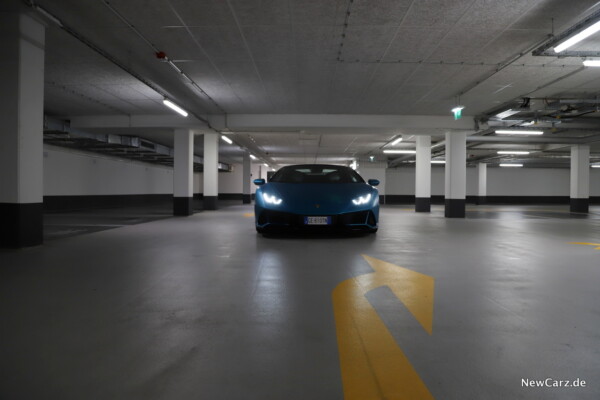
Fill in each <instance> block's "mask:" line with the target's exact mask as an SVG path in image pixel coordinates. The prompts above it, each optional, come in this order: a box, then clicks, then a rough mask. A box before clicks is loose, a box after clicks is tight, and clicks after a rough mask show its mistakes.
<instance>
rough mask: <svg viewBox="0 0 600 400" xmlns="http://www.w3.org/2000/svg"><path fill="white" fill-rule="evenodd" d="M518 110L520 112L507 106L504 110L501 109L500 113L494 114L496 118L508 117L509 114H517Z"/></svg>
mask: <svg viewBox="0 0 600 400" xmlns="http://www.w3.org/2000/svg"><path fill="white" fill-rule="evenodd" d="M519 112H520V111H519V110H513V109H512V108H509V109H508V110H506V111H502V112H501V113H498V114H496V118H498V119H504V118H508V117H510V116H511V115H515V114H518V113H519Z"/></svg>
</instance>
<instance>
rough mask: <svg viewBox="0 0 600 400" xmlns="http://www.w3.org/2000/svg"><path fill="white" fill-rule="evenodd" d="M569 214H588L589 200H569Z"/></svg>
mask: <svg viewBox="0 0 600 400" xmlns="http://www.w3.org/2000/svg"><path fill="white" fill-rule="evenodd" d="M571 212H574V213H585V214H587V213H589V212H590V199H574V198H571Z"/></svg>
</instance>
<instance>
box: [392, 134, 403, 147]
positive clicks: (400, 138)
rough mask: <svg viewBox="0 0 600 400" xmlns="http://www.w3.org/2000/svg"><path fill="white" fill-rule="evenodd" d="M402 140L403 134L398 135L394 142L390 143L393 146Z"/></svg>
mask: <svg viewBox="0 0 600 400" xmlns="http://www.w3.org/2000/svg"><path fill="white" fill-rule="evenodd" d="M401 141H402V135H400V136H398V137H397V138H396V139H395V140H394V141H393V142H392V143H390V145H391V146H395V145H397V144H398V143H400V142H401Z"/></svg>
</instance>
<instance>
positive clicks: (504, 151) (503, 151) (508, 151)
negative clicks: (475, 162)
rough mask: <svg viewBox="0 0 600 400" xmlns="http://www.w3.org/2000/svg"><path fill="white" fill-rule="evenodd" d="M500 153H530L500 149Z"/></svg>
mask: <svg viewBox="0 0 600 400" xmlns="http://www.w3.org/2000/svg"><path fill="white" fill-rule="evenodd" d="M498 154H529V152H528V151H512V150H500V151H499V152H498Z"/></svg>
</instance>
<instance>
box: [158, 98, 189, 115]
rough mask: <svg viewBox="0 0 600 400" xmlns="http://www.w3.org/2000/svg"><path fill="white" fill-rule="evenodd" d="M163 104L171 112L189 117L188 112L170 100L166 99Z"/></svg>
mask: <svg viewBox="0 0 600 400" xmlns="http://www.w3.org/2000/svg"><path fill="white" fill-rule="evenodd" d="M163 104H164V105H165V106H167V107H169V108H170V109H171V110H173V111H176V112H177V113H179V114H181V115H183V116H184V117H187V116H188V113H187V111H185V110H184V109H183V108H181V107H179V106H178V105H177V104H175V103H173V102H172V101H171V100H169V99H164V100H163Z"/></svg>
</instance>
